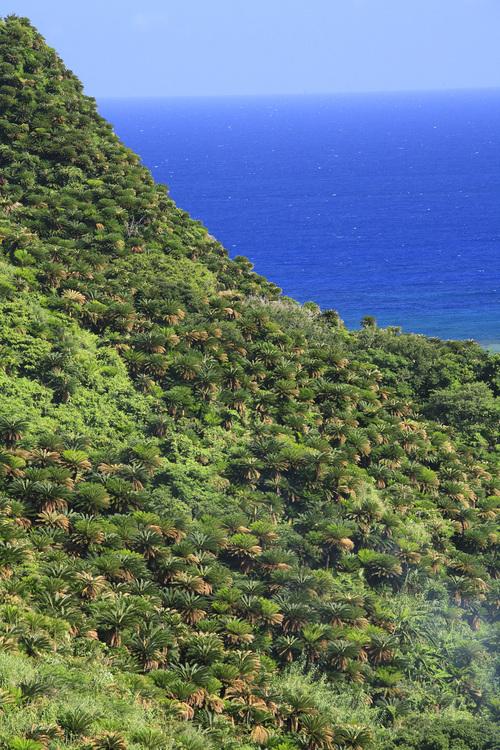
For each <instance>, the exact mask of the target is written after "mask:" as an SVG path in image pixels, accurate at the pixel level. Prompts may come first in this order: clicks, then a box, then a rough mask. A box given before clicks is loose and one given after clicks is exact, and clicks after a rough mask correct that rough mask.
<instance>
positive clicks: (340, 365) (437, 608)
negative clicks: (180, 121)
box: [0, 16, 500, 750]
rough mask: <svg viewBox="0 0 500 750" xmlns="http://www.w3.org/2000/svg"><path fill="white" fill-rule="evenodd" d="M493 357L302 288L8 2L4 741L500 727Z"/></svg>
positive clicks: (487, 731) (2, 382)
mask: <svg viewBox="0 0 500 750" xmlns="http://www.w3.org/2000/svg"><path fill="white" fill-rule="evenodd" d="M89 54H91V51H90V48H89ZM165 149H168V143H166V144H165ZM499 359H500V357H499V356H498V355H494V354H491V353H488V352H487V351H485V350H483V349H482V348H481V347H480V346H479V345H477V344H475V343H474V342H472V341H440V340H438V339H432V338H426V337H423V336H417V335H411V334H405V333H403V332H402V331H401V330H400V329H398V328H387V329H381V328H379V327H377V324H376V321H375V320H373V319H372V318H370V317H367V318H365V319H364V320H363V321H362V324H361V327H360V330H359V331H350V330H347V329H346V327H345V326H344V325H343V323H342V321H341V319H340V317H339V315H338V314H337V313H336V312H335V311H333V310H323V311H322V310H320V309H319V308H318V306H317V305H315V304H314V303H306V304H305V305H299V304H298V303H296V302H294V301H293V300H291V299H289V298H287V297H284V296H283V295H282V294H281V292H280V290H279V289H278V288H277V287H276V286H275V285H273V284H272V283H270V282H268V281H267V280H265V279H263V278H262V277H260V276H258V275H257V274H256V273H254V272H253V271H252V265H251V263H250V262H249V261H248V260H247V259H245V258H243V257H236V258H234V259H233V260H231V259H230V258H229V257H228V255H227V253H226V251H225V250H224V248H223V247H222V246H221V245H220V244H219V243H218V242H217V241H216V240H215V239H214V238H213V237H212V236H211V235H210V234H208V233H207V231H206V229H205V228H204V227H203V226H202V225H201V224H200V223H198V222H195V221H193V220H192V219H190V217H189V216H188V215H187V214H186V213H185V212H183V211H181V210H179V209H178V208H177V207H176V206H175V205H174V203H173V201H172V200H171V199H170V198H169V195H168V191H167V189H166V188H165V187H164V186H162V185H157V184H155V183H154V181H153V179H152V177H151V175H150V173H149V172H148V171H147V170H146V169H145V168H144V167H143V166H142V165H141V162H140V160H139V158H138V157H137V156H136V155H135V154H134V153H132V152H131V151H130V150H129V149H127V148H126V147H125V146H124V145H123V144H122V143H120V141H119V140H118V138H117V137H116V136H115V134H114V133H113V130H112V128H111V126H110V125H109V124H108V123H106V122H105V121H104V120H103V119H102V118H101V117H100V116H99V115H98V114H97V111H96V105H95V102H94V100H93V99H91V98H89V97H87V96H84V95H83V93H82V86H81V84H80V82H79V81H78V79H77V78H76V77H75V76H74V74H73V73H71V72H70V71H69V70H67V69H66V68H65V66H64V65H63V63H62V62H61V60H60V59H59V57H58V56H57V54H56V53H55V52H54V51H53V50H52V49H50V48H49V47H48V46H47V45H46V44H45V42H44V40H43V38H42V37H41V36H40V35H39V34H38V33H37V31H36V30H35V29H33V27H32V26H31V25H30V23H29V21H28V20H27V19H23V18H18V17H15V16H10V17H8V18H6V19H4V20H0V748H2V749H4V750H43V749H44V748H46V749H47V750H55V749H56V748H61V749H63V748H65V749H68V750H69V749H70V748H71V749H72V750H77V749H80V750H84V749H88V750H126V749H128V750H141V749H149V750H157V749H158V750H161V749H164V750H219V749H221V750H257V749H258V748H269V749H270V750H370V749H371V750H493V749H494V748H499V747H500V744H499V742H498V739H497V735H496V732H495V721H496V720H497V719H498V715H499V711H500V703H499V700H498V694H497V693H496V692H495V681H496V677H497V676H498V665H497V664H496V663H495V652H496V650H497V645H498V635H497V629H496V628H495V620H496V614H497V611H498V607H499V602H500V586H499V581H498V573H497V571H498V567H497V565H496V556H495V555H496V552H495V550H496V547H495V545H496V542H497V524H496V521H497V514H498V506H499V498H500V483H499V481H498V459H499V454H498V446H497V443H498V424H499V417H500V407H499V401H498V392H499V389H500V378H499V369H498V364H499Z"/></svg>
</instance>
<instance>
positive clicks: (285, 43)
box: [0, 0, 500, 98]
mask: <svg viewBox="0 0 500 750" xmlns="http://www.w3.org/2000/svg"><path fill="white" fill-rule="evenodd" d="M9 13H16V14H17V15H21V16H28V17H29V18H30V19H31V20H32V22H33V23H34V24H35V25H36V26H37V27H38V29H39V30H40V31H41V32H42V34H43V35H44V36H45V38H46V39H47V41H48V43H49V44H51V45H52V46H53V47H56V49H57V51H58V52H59V54H60V55H61V56H62V57H63V59H64V61H65V62H66V64H67V65H68V67H70V68H71V69H72V70H73V71H74V72H75V73H76V74H77V75H78V76H79V77H80V78H81V79H82V80H83V82H84V85H85V90H86V93H88V94H90V95H92V96H95V97H98V98H99V97H100V98H104V97H111V96H118V97H122V96H127V97H128V96H197V95H202V96H210V95H217V96H220V95H232V94H239V95H262V94H264V95H265V94H315V93H335V92H363V91H405V90H409V91H411V90H435V89H438V90H439V89H457V88H489V87H500V41H499V40H500V0H0V15H8V14H9Z"/></svg>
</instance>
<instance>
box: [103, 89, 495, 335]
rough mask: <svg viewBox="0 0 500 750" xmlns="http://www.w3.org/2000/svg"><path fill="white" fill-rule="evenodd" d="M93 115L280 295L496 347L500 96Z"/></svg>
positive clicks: (130, 109) (258, 101)
mask: <svg viewBox="0 0 500 750" xmlns="http://www.w3.org/2000/svg"><path fill="white" fill-rule="evenodd" d="M99 107H100V111H101V112H102V114H103V115H104V116H105V117H107V118H108V119H109V120H111V122H112V123H113V124H114V127H115V129H116V131H117V133H118V134H119V135H120V136H121V137H122V138H123V140H124V141H125V142H126V143H127V145H129V146H130V147H131V148H132V149H134V150H135V151H137V152H138V153H139V154H140V155H141V157H142V158H143V160H144V162H145V164H146V165H147V166H148V167H150V168H151V170H152V172H153V174H154V176H155V177H156V179H157V180H158V181H160V182H166V183H167V184H168V185H169V186H170V190H171V194H172V196H173V198H174V199H175V200H176V202H177V203H178V205H180V206H181V207H182V208H184V209H186V210H187V211H189V212H190V213H191V214H192V215H193V216H195V217H196V218H199V219H201V220H202V221H203V222H204V224H206V226H207V227H208V228H209V230H210V231H211V233H212V234H214V235H215V236H217V237H218V238H219V239H220V240H221V241H222V242H223V243H224V244H225V245H226V247H227V248H228V249H229V251H230V253H231V254H232V255H236V254H241V255H246V256H248V257H249V258H250V259H251V260H252V261H253V262H254V263H255V268H256V270H257V271H258V272H260V273H263V274H265V275H266V276H267V277H268V278H270V279H272V280H273V281H275V282H276V283H277V284H279V286H281V287H282V288H283V290H284V292H285V293H286V294H289V295H291V296H293V297H295V298H296V299H299V300H301V301H305V300H311V299H312V300H315V301H316V302H318V303H319V304H320V305H321V306H322V307H324V308H330V307H333V308H335V309H337V310H339V312H340V314H341V316H342V317H343V319H344V320H345V321H346V323H347V324H348V325H349V326H353V327H354V326H357V325H358V324H359V321H360V319H361V317H362V316H363V315H365V314H371V315H374V316H375V317H376V318H377V319H378V321H379V323H380V324H381V325H401V326H403V328H404V329H405V330H407V331H415V332H419V333H426V334H429V335H436V336H440V337H444V338H475V339H477V340H479V341H481V342H482V343H485V344H491V343H493V342H499V341H500V128H499V125H500V92H497V91H491V92H461V93H446V94H418V95H417V94H411V95H410V94H404V95H403V94H402V95H399V94H398V95H396V94H391V95H378V96H375V95H368V96H339V97H295V98H226V99H210V98H207V99H169V100H168V99H162V100H107V101H101V102H99Z"/></svg>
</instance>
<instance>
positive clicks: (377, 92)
mask: <svg viewBox="0 0 500 750" xmlns="http://www.w3.org/2000/svg"><path fill="white" fill-rule="evenodd" d="M493 92H500V84H499V85H497V86H458V87H451V88H414V89H373V90H361V89H360V90H359V91H358V90H356V91H350V90H339V91H314V92H293V93H283V92H272V93H252V94H249V93H243V94H241V93H231V94H116V95H114V94H90V93H87V94H86V96H91V97H93V98H94V99H137V100H145V99H266V98H268V99H270V98H284V97H286V98H297V99H301V98H304V99H305V98H312V97H337V96H339V97H340V96H384V95H386V96H390V95H402V94H454V93H493Z"/></svg>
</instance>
